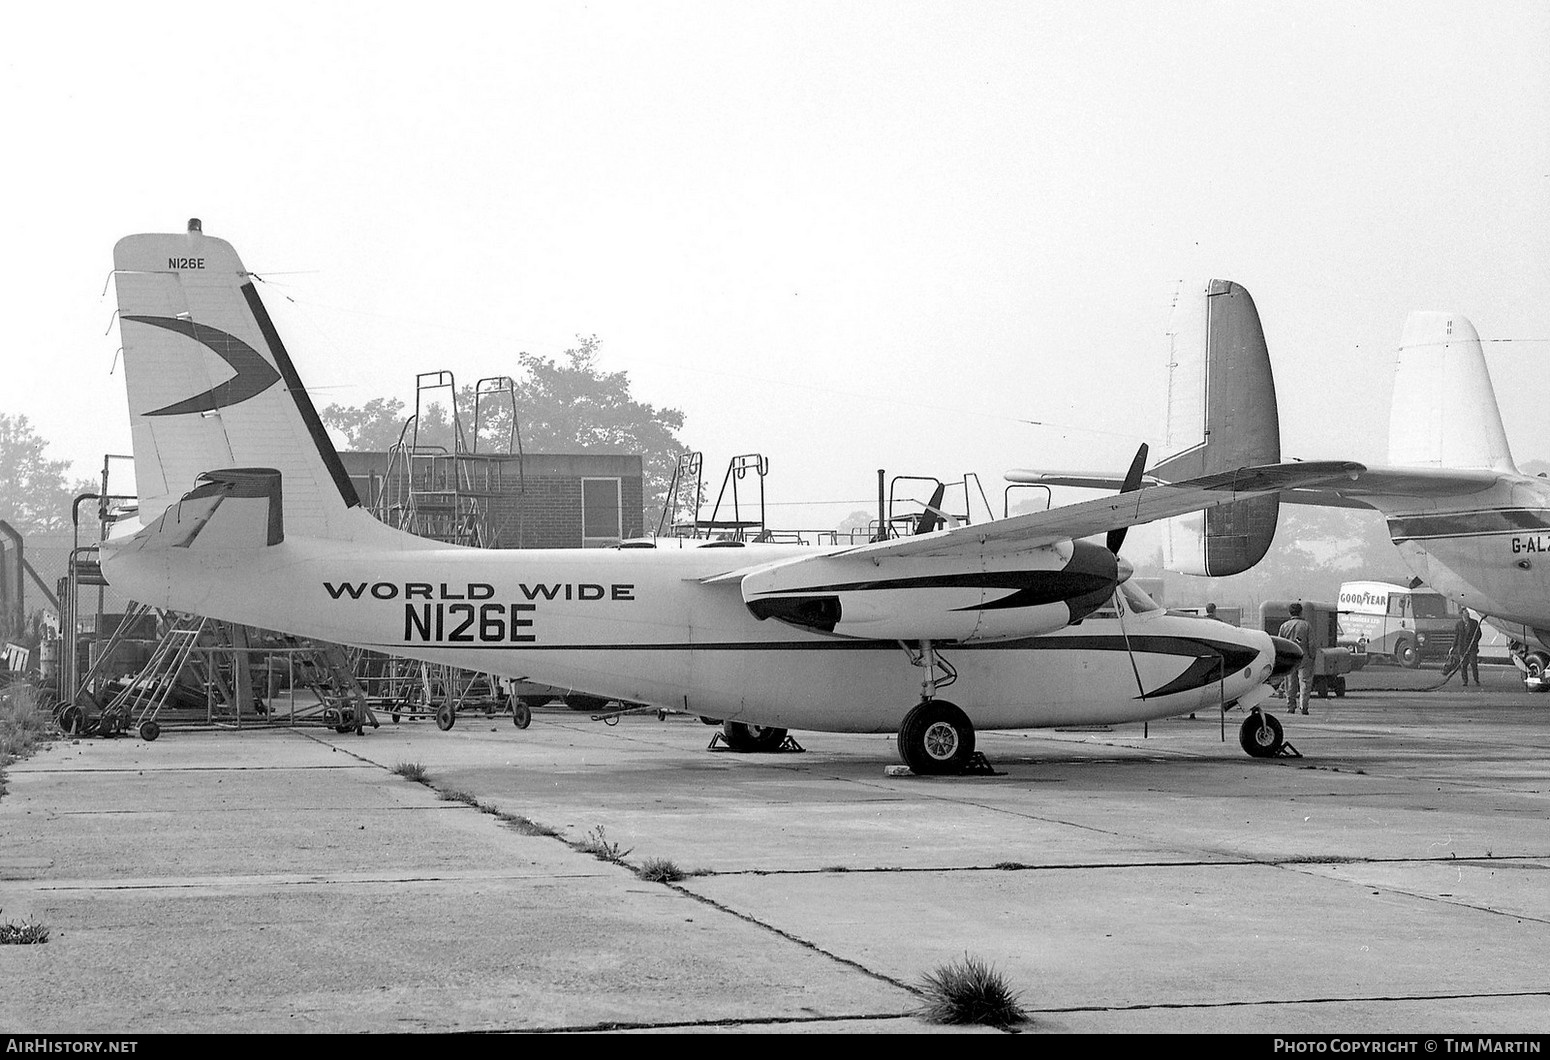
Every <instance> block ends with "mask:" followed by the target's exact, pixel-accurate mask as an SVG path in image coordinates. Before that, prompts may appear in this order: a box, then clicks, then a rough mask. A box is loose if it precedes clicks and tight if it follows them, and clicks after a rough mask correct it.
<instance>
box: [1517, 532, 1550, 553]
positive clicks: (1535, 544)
mask: <svg viewBox="0 0 1550 1060" xmlns="http://www.w3.org/2000/svg"><path fill="white" fill-rule="evenodd" d="M1519 552H1550V536H1547V535H1545V534H1533V535H1530V536H1528V537H1514V538H1513V539H1512V554H1513V555H1515V556H1516V555H1517V554H1518V553H1519Z"/></svg>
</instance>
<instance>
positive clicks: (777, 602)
mask: <svg viewBox="0 0 1550 1060" xmlns="http://www.w3.org/2000/svg"><path fill="white" fill-rule="evenodd" d="M1119 582H1120V575H1119V565H1118V562H1117V560H1116V559H1115V557H1114V554H1113V553H1112V552H1110V551H1109V550H1108V549H1106V548H1104V547H1102V546H1101V545H1094V544H1089V543H1088V542H1085V541H1078V542H1074V543H1072V544H1069V545H1065V546H1064V547H1059V548H1056V547H1051V548H1044V549H1038V550H1036V551H1033V552H1025V553H1021V554H1019V555H1015V556H1004V557H980V556H965V557H953V558H942V557H932V556H894V557H888V556H878V557H872V556H867V555H864V554H863V555H860V556H847V555H836V556H832V557H828V558H824V559H809V560H803V561H802V562H800V563H796V564H791V565H789V566H783V567H774V568H771V569H769V570H765V571H757V572H755V573H753V574H750V575H748V576H747V577H745V578H744V579H743V581H742V590H743V602H744V603H745V604H747V606H748V610H749V611H751V612H753V614H754V616H755V617H757V618H759V619H766V618H775V619H779V620H781V621H782V622H789V623H790V624H792V625H794V626H801V627H802V628H804V629H812V630H818V631H820V632H824V633H833V634H836V635H838V636H843V637H857V638H863V639H866V640H904V641H920V640H933V641H959V642H966V641H984V640H1006V639H1009V638H1013V637H1031V636H1036V635H1038V634H1040V633H1048V632H1050V631H1052V630H1056V629H1061V628H1063V627H1064V626H1067V625H1069V624H1070V623H1072V622H1076V621H1079V620H1080V619H1082V618H1084V617H1086V616H1087V615H1088V614H1090V613H1092V611H1093V610H1095V609H1096V608H1098V607H1099V606H1101V605H1102V604H1103V603H1104V602H1105V601H1107V600H1108V599H1109V597H1110V596H1112V595H1113V593H1114V588H1115V586H1117V585H1118V584H1119Z"/></svg>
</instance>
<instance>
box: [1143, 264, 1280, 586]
mask: <svg viewBox="0 0 1550 1060" xmlns="http://www.w3.org/2000/svg"><path fill="white" fill-rule="evenodd" d="M1169 331H1170V334H1171V337H1172V348H1171V356H1170V357H1169V368H1168V423H1167V439H1166V441H1165V443H1164V451H1165V452H1168V453H1170V454H1172V455H1170V456H1168V457H1166V458H1164V459H1163V460H1162V461H1161V462H1159V463H1158V464H1157V465H1156V466H1155V467H1154V468H1153V469H1152V474H1153V475H1154V476H1156V477H1157V478H1159V479H1161V480H1164V481H1168V482H1177V481H1180V480H1182V479H1189V478H1198V477H1200V476H1202V475H1212V474H1217V473H1220V472H1225V471H1233V470H1236V469H1238V468H1241V467H1251V466H1255V465H1260V464H1274V463H1278V462H1279V461H1280V459H1281V421H1280V414H1279V412H1278V410H1277V407H1276V389H1275V379H1274V377H1273V376H1272V375H1271V372H1270V353H1269V351H1268V349H1267V348H1266V346H1265V332H1264V329H1263V328H1262V327H1261V325H1260V322H1259V310H1258V309H1256V308H1255V306H1254V299H1253V298H1252V297H1250V295H1249V292H1248V291H1247V290H1245V289H1244V288H1243V287H1242V286H1240V285H1238V284H1236V283H1233V282H1232V281H1230V280H1207V281H1205V282H1204V283H1191V284H1186V285H1184V286H1183V288H1182V289H1181V292H1180V295H1179V299H1178V302H1177V303H1176V304H1175V306H1174V311H1173V320H1172V323H1171V326H1170V328H1169ZM1279 513H1280V502H1279V500H1278V499H1277V498H1276V497H1275V496H1274V495H1271V496H1267V497H1257V498H1254V499H1252V500H1246V501H1239V502H1238V503H1236V504H1228V505H1223V506H1222V507H1220V508H1212V509H1209V510H1207V511H1205V512H1203V513H1200V514H1197V515H1193V516H1188V517H1184V518H1179V519H1170V520H1168V521H1167V537H1166V542H1167V545H1166V548H1165V561H1166V565H1167V567H1168V569H1169V570H1174V571H1178V572H1180V573H1182V574H1202V575H1207V576H1211V577H1223V576H1226V575H1230V574H1239V573H1241V572H1243V571H1246V570H1248V569H1249V568H1250V567H1252V566H1254V564H1256V563H1258V562H1259V561H1260V560H1261V559H1263V558H1264V556H1265V553H1266V552H1267V551H1269V549H1270V543H1271V540H1272V539H1273V538H1274V537H1275V531H1276V520H1277V517H1278V516H1279Z"/></svg>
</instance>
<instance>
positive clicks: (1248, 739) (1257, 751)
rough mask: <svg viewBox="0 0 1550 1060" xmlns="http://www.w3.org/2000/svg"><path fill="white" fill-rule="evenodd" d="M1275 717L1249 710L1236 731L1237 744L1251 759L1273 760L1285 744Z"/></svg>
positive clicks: (1279, 724)
mask: <svg viewBox="0 0 1550 1060" xmlns="http://www.w3.org/2000/svg"><path fill="white" fill-rule="evenodd" d="M1285 742H1286V741H1285V738H1284V737H1283V736H1282V733H1281V723H1280V722H1279V721H1277V720H1276V718H1275V715H1273V714H1266V713H1265V712H1264V711H1262V710H1251V711H1249V716H1248V717H1246V718H1244V719H1243V725H1242V726H1241V727H1239V729H1238V744H1239V745H1240V746H1241V747H1242V748H1243V750H1244V751H1245V752H1246V753H1247V754H1248V755H1249V756H1250V757H1252V758H1274V757H1275V756H1276V755H1278V754H1280V753H1281V747H1282V745H1283V744H1284V743H1285Z"/></svg>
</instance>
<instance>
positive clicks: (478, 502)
mask: <svg viewBox="0 0 1550 1060" xmlns="http://www.w3.org/2000/svg"><path fill="white" fill-rule="evenodd" d="M339 456H340V459H341V460H343V461H344V466H345V469H346V470H347V471H348V472H349V473H350V478H351V480H352V481H353V482H354V483H355V489H356V492H357V493H359V494H360V498H361V503H362V504H364V505H365V506H366V507H367V508H368V509H370V510H371V511H372V512H373V513H374V514H375V515H376V516H377V518H379V519H381V520H382V521H383V522H385V523H388V524H389V525H391V526H397V527H400V528H401V529H405V530H410V531H411V532H414V533H418V534H421V535H423V536H425V537H434V538H437V539H439V540H443V541H451V542H455V543H457V544H468V545H479V546H483V547H486V548H606V547H608V546H611V545H617V544H618V543H619V542H620V541H621V540H627V539H629V538H632V537H641V536H642V535H643V534H644V532H645V526H644V516H643V512H644V508H645V497H644V485H643V465H642V461H641V458H640V456H639V455H630V456H625V455H616V454H601V453H571V454H557V453H536V454H535V453H528V454H526V455H525V456H517V455H506V454H498V455H487V454H482V453H480V454H463V455H460V456H452V455H450V454H446V453H425V454H419V455H415V456H412V457H408V458H405V457H403V456H402V454H400V455H399V456H398V458H397V459H396V460H395V459H390V454H388V453H382V452H375V453H372V452H361V453H340V454H339Z"/></svg>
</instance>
